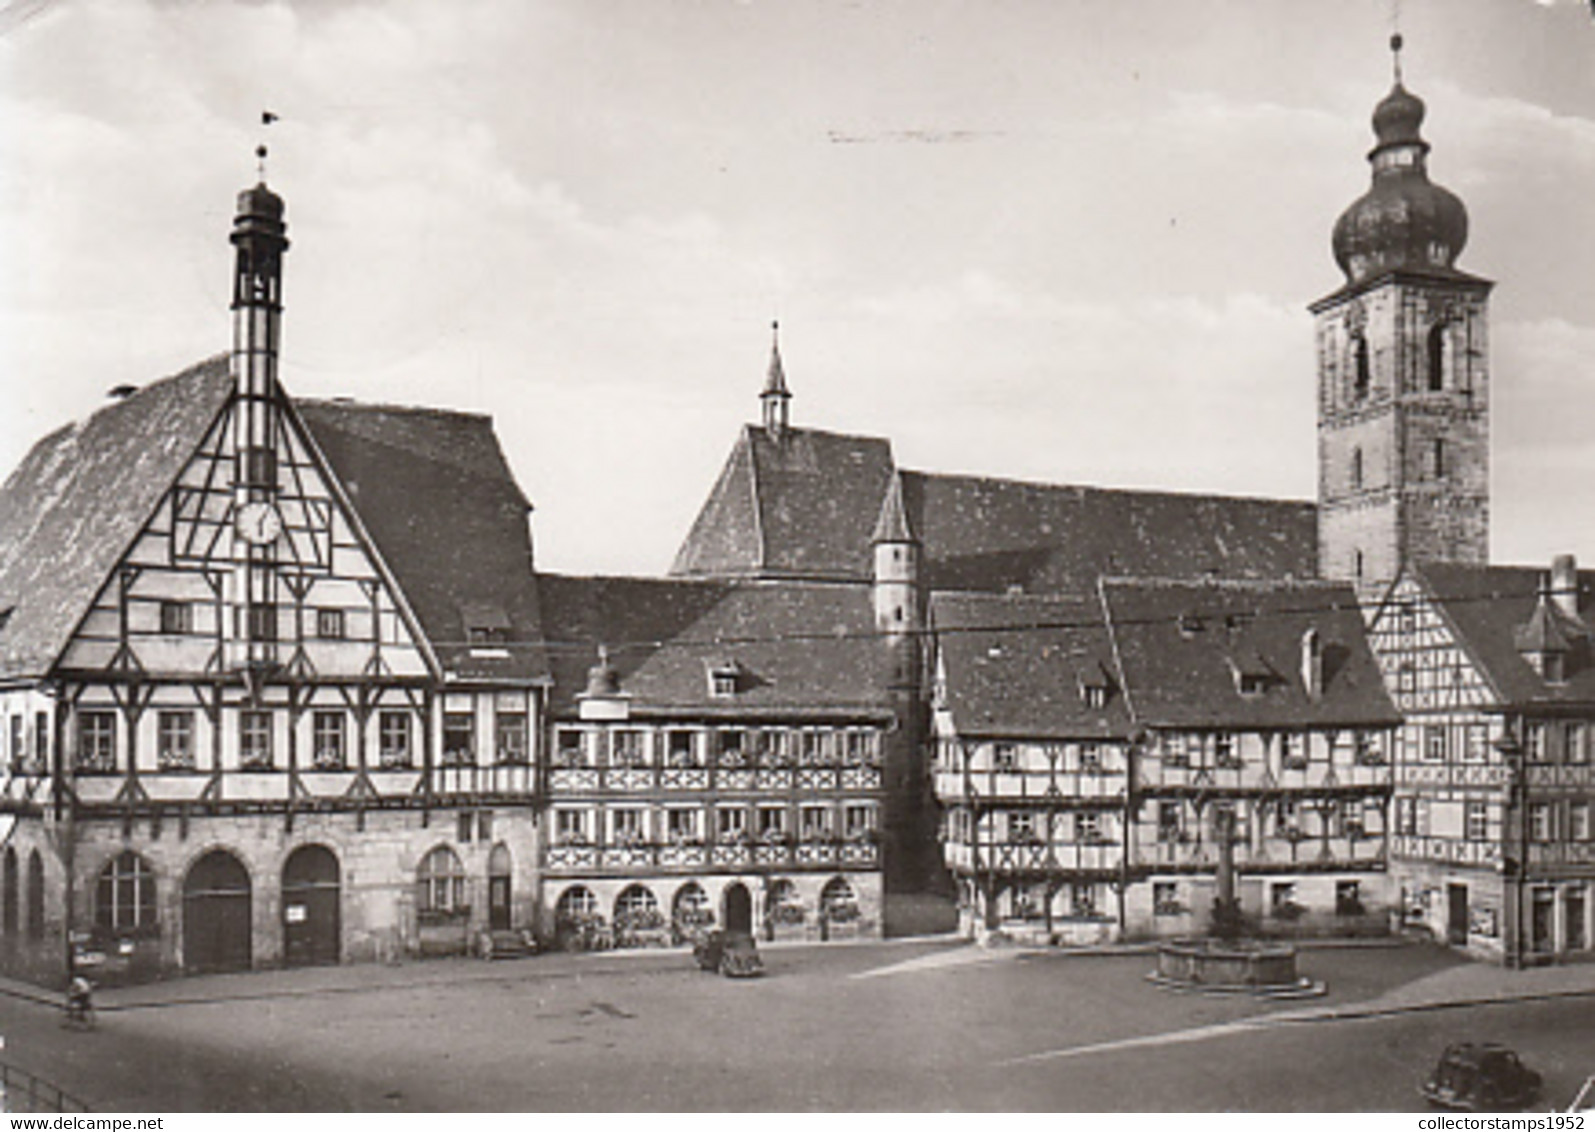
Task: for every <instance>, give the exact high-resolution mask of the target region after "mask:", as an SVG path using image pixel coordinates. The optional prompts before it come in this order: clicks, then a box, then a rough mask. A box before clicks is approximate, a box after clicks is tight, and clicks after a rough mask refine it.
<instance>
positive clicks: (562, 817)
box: [554, 809, 592, 845]
mask: <svg viewBox="0 0 1595 1132" xmlns="http://www.w3.org/2000/svg"><path fill="white" fill-rule="evenodd" d="M591 840H592V839H591V837H590V836H589V834H588V832H587V811H586V810H567V809H556V810H555V811H554V843H555V844H556V845H587V844H590V843H591Z"/></svg>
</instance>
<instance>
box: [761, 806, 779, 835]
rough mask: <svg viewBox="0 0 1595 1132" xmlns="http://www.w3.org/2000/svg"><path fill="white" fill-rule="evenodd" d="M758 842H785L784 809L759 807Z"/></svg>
mask: <svg viewBox="0 0 1595 1132" xmlns="http://www.w3.org/2000/svg"><path fill="white" fill-rule="evenodd" d="M759 840H760V841H765V842H784V841H785V840H786V807H784V806H760V807H759Z"/></svg>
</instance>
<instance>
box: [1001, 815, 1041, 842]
mask: <svg viewBox="0 0 1595 1132" xmlns="http://www.w3.org/2000/svg"><path fill="white" fill-rule="evenodd" d="M1008 840H1009V841H1012V842H1016V843H1019V844H1030V843H1031V842H1033V841H1036V840H1037V838H1036V815H1035V814H1033V813H1031V812H1030V811H1029V810H1019V811H1017V812H1015V813H1011V814H1009V815H1008Z"/></svg>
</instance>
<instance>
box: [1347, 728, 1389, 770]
mask: <svg viewBox="0 0 1595 1132" xmlns="http://www.w3.org/2000/svg"><path fill="white" fill-rule="evenodd" d="M1351 747H1352V759H1353V761H1355V762H1356V764H1357V765H1358V766H1380V765H1382V764H1383V763H1384V761H1385V755H1384V751H1383V749H1382V748H1381V747H1380V745H1379V742H1378V740H1377V738H1376V737H1375V736H1374V735H1373V733H1372V732H1368V731H1357V732H1354V733H1353V734H1352V737H1351Z"/></svg>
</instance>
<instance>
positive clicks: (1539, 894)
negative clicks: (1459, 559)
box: [1370, 558, 1595, 963]
mask: <svg viewBox="0 0 1595 1132" xmlns="http://www.w3.org/2000/svg"><path fill="white" fill-rule="evenodd" d="M1592 581H1595V578H1592V575H1590V574H1589V573H1588V572H1582V573H1581V572H1579V571H1578V570H1576V569H1575V568H1574V566H1573V563H1572V560H1571V559H1569V558H1562V559H1558V560H1557V562H1556V563H1555V564H1553V566H1552V569H1551V570H1550V571H1540V570H1533V569H1527V568H1519V567H1486V566H1479V567H1470V566H1461V565H1453V564H1438V563H1425V564H1417V565H1414V566H1411V567H1409V568H1408V569H1407V570H1406V571H1404V572H1403V574H1402V575H1401V576H1400V577H1399V578H1398V579H1397V580H1396V583H1395V585H1394V586H1393V587H1392V588H1391V591H1390V593H1389V595H1388V597H1387V598H1386V599H1385V601H1384V602H1383V603H1382V604H1381V606H1380V608H1379V610H1378V616H1377V619H1376V620H1375V622H1374V624H1373V626H1372V628H1371V630H1370V633H1371V638H1372V640H1373V643H1374V647H1375V649H1376V651H1377V652H1378V654H1379V659H1380V664H1381V667H1382V668H1383V670H1384V673H1385V679H1386V682H1387V684H1388V685H1389V687H1390V688H1391V690H1392V691H1391V694H1392V696H1393V698H1394V699H1395V701H1396V704H1397V706H1398V707H1399V708H1400V709H1401V710H1402V713H1403V715H1404V716H1405V722H1404V723H1403V725H1402V730H1401V742H1400V743H1399V745H1398V747H1397V756H1396V764H1395V765H1396V777H1395V800H1394V817H1393V829H1392V838H1391V858H1392V865H1391V869H1392V875H1393V879H1394V882H1395V884H1396V885H1397V887H1398V890H1399V897H1400V900H1401V906H1402V909H1403V915H1404V918H1405V921H1406V922H1407V923H1408V924H1410V925H1412V926H1414V927H1420V928H1424V929H1427V930H1428V931H1429V932H1430V933H1431V934H1433V935H1434V936H1435V937H1436V938H1439V939H1444V940H1446V941H1448V942H1450V943H1451V944H1453V945H1455V946H1457V947H1461V948H1465V949H1466V950H1468V951H1469V952H1472V953H1474V954H1478V955H1481V956H1484V957H1487V958H1493V959H1497V960H1504V961H1507V962H1511V963H1519V962H1534V961H1543V960H1546V959H1551V958H1557V957H1562V956H1567V955H1574V954H1577V953H1580V952H1588V951H1589V950H1590V947H1591V938H1592V935H1595V922H1592V920H1591V913H1592V895H1595V893H1592V886H1595V833H1592V830H1591V825H1590V807H1591V805H1592V804H1595V773H1592V771H1591V759H1590V744H1591V742H1592V741H1595V661H1592V657H1591V651H1590V641H1591V631H1590V628H1589V625H1590V622H1589V620H1588V618H1589V617H1590V616H1591V614H1592V613H1595V600H1592V598H1591V588H1592Z"/></svg>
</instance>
